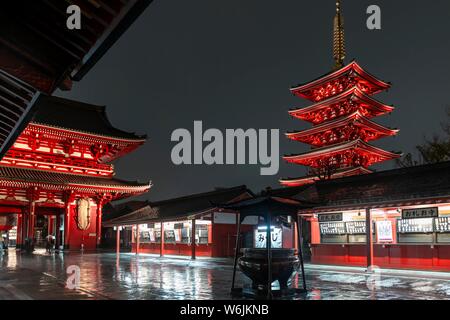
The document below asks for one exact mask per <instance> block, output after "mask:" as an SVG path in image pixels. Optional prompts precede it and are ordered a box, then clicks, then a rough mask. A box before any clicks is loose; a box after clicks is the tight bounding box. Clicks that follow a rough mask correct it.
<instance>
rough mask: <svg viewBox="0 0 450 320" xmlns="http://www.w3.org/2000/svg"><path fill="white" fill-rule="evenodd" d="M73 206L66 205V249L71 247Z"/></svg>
mask: <svg viewBox="0 0 450 320" xmlns="http://www.w3.org/2000/svg"><path fill="white" fill-rule="evenodd" d="M71 219H72V217H71V206H70V204H66V207H65V211H64V249H69V247H70V225H71Z"/></svg>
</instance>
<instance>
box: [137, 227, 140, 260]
mask: <svg viewBox="0 0 450 320" xmlns="http://www.w3.org/2000/svg"><path fill="white" fill-rule="evenodd" d="M139 244H140V243H139V225H138V224H137V225H136V254H139Z"/></svg>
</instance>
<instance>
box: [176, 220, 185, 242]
mask: <svg viewBox="0 0 450 320" xmlns="http://www.w3.org/2000/svg"><path fill="white" fill-rule="evenodd" d="M180 229H183V224H182V223H181V228H177V229H176V230H175V242H180V241H181V231H180Z"/></svg>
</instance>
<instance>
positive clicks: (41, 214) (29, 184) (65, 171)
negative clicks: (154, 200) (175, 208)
mask: <svg viewBox="0 0 450 320" xmlns="http://www.w3.org/2000/svg"><path fill="white" fill-rule="evenodd" d="M36 109H37V110H36V112H35V114H34V115H33V117H32V118H31V121H30V122H29V123H28V125H27V127H26V128H25V130H24V131H23V132H22V133H21V134H20V135H19V137H18V138H17V139H16V141H15V142H14V144H13V146H12V147H11V148H10V149H9V150H8V151H7V153H6V155H5V156H4V157H3V158H2V160H1V161H0V218H1V217H3V220H5V221H6V220H7V221H9V227H8V226H3V229H5V228H6V229H10V228H11V227H13V226H16V228H17V229H16V230H17V246H18V247H19V248H23V246H24V245H25V239H27V238H28V239H34V241H35V243H36V244H37V245H38V244H39V242H40V241H42V238H43V236H45V235H46V234H48V235H52V234H53V235H55V237H56V243H57V247H59V245H64V248H66V249H67V248H68V249H75V250H79V249H81V248H84V249H86V250H87V249H95V248H96V247H97V246H98V245H99V243H100V239H101V225H102V208H103V206H104V205H105V204H106V203H108V202H110V201H112V200H118V199H124V198H127V197H130V196H133V195H139V194H142V193H144V192H146V191H148V190H149V189H150V187H151V184H150V183H139V182H130V181H125V180H121V179H117V178H115V177H114V175H115V172H114V166H113V164H111V162H112V161H114V160H116V159H118V158H119V157H121V156H124V155H125V154H127V153H129V152H131V151H133V150H135V149H136V148H138V147H139V146H141V145H142V144H143V143H144V142H145V141H146V137H145V136H139V135H135V134H133V133H128V132H125V131H122V130H119V129H116V128H115V127H113V126H112V125H111V123H110V122H109V120H108V118H107V116H106V112H105V107H103V106H94V105H90V104H86V103H81V102H77V101H72V100H67V99H62V98H57V97H50V96H45V95H41V99H40V101H39V103H38V105H37V106H36ZM12 220H15V221H13V223H11V221H12ZM0 221H1V219H0Z"/></svg>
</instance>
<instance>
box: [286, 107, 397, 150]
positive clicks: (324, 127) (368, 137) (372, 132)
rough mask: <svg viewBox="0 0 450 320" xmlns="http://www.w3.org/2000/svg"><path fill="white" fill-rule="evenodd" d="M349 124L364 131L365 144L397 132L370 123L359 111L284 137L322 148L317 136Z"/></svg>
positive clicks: (289, 133) (322, 143)
mask: <svg viewBox="0 0 450 320" xmlns="http://www.w3.org/2000/svg"><path fill="white" fill-rule="evenodd" d="M350 124H352V125H354V126H355V127H360V128H362V129H364V130H365V134H364V136H363V137H361V138H362V140H364V141H366V142H367V141H372V140H376V139H379V138H382V137H386V136H392V135H395V134H397V133H398V131H399V130H398V129H389V128H386V127H384V126H382V125H380V124H377V123H375V122H373V121H370V120H369V119H367V118H366V117H364V116H362V115H361V114H360V113H359V111H356V112H354V113H352V114H350V115H347V116H345V117H341V118H338V119H336V120H332V121H328V122H325V123H323V124H320V125H317V126H315V127H312V128H310V129H307V130H303V131H299V132H288V133H286V136H287V137H288V138H289V139H291V140H296V141H301V142H304V143H307V144H310V145H313V146H322V145H324V142H322V141H321V139H320V138H319V139H317V138H318V137H317V135H319V134H324V133H326V132H327V131H331V130H333V129H338V128H342V127H345V126H348V125H350ZM325 144H326V142H325ZM328 144H330V143H328Z"/></svg>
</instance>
